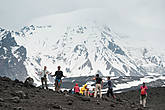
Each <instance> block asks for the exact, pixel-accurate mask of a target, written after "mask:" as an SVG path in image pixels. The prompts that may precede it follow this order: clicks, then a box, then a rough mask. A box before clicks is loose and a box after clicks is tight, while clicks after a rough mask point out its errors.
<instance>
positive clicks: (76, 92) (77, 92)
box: [74, 83, 80, 95]
mask: <svg viewBox="0 0 165 110" xmlns="http://www.w3.org/2000/svg"><path fill="white" fill-rule="evenodd" d="M79 92H80V88H79V86H78V84H77V83H76V85H75V86H74V93H75V94H77V95H79Z"/></svg>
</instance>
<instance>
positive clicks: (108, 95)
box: [107, 88, 109, 97]
mask: <svg viewBox="0 0 165 110" xmlns="http://www.w3.org/2000/svg"><path fill="white" fill-rule="evenodd" d="M107 97H109V88H108V90H107Z"/></svg>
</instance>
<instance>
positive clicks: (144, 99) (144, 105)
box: [143, 96, 147, 107]
mask: <svg viewBox="0 0 165 110" xmlns="http://www.w3.org/2000/svg"><path fill="white" fill-rule="evenodd" d="M146 99H147V96H144V98H143V107H146Z"/></svg>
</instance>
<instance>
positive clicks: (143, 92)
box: [141, 87, 146, 95]
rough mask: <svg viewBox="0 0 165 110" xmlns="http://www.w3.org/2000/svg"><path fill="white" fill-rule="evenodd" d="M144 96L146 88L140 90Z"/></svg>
mask: <svg viewBox="0 0 165 110" xmlns="http://www.w3.org/2000/svg"><path fill="white" fill-rule="evenodd" d="M145 94H146V88H145V87H143V88H142V89H141V95H145Z"/></svg>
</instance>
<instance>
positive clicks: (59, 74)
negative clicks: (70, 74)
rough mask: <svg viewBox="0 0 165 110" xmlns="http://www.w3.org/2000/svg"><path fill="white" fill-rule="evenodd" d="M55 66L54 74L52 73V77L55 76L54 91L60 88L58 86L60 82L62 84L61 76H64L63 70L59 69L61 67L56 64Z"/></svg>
mask: <svg viewBox="0 0 165 110" xmlns="http://www.w3.org/2000/svg"><path fill="white" fill-rule="evenodd" d="M57 68H58V70H57V71H56V72H55V74H54V75H52V77H55V76H56V78H55V91H59V90H60V87H61V84H62V80H61V78H62V77H65V76H64V75H63V72H62V71H61V70H60V68H61V67H60V66H58V67H57Z"/></svg>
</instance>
